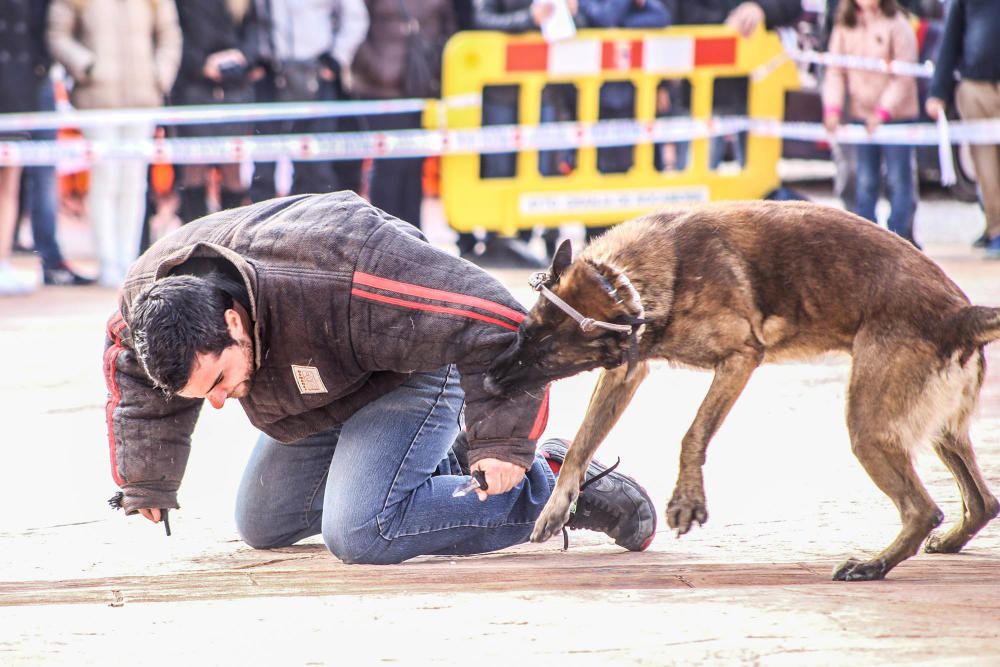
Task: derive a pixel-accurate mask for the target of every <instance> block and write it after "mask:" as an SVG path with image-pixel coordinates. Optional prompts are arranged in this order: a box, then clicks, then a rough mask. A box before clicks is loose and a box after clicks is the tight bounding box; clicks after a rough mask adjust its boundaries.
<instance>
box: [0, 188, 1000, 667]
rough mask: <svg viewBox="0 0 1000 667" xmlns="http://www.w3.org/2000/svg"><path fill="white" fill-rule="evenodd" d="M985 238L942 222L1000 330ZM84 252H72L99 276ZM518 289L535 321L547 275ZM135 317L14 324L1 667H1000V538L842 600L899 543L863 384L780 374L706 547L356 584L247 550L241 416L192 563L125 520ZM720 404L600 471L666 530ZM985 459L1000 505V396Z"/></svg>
mask: <svg viewBox="0 0 1000 667" xmlns="http://www.w3.org/2000/svg"><path fill="white" fill-rule="evenodd" d="M816 192H819V191H816ZM432 206H433V205H432ZM430 212H431V214H432V217H433V213H434V210H433V208H432V210H431V211H430ZM980 230H981V216H980V214H979V213H978V211H977V210H976V209H975V208H974V207H971V206H968V205H964V204H958V203H955V202H951V201H948V200H947V199H942V198H940V197H939V196H933V195H932V196H931V198H930V199H929V200H928V201H926V202H924V204H923V205H922V207H921V211H920V218H919V220H918V235H919V236H920V237H921V238H922V239H923V240H924V242H925V244H926V246H927V252H928V254H929V255H930V256H931V257H933V258H934V259H935V260H937V261H939V262H940V263H941V265H942V266H943V267H944V268H945V270H946V271H947V272H948V273H949V274H950V275H952V276H953V277H954V279H955V280H956V281H957V282H958V283H959V284H960V285H962V286H963V288H964V289H966V291H967V292H968V293H969V294H970V296H971V297H972V298H973V300H974V301H977V302H980V303H987V304H1000V263H990V262H984V261H983V260H982V259H980V257H979V256H978V255H977V254H974V253H973V252H972V251H971V250H969V249H968V242H969V241H971V240H972V239H973V238H975V237H976V236H977V235H978V233H979V231H980ZM82 232H83V230H81V229H77V228H75V227H73V226H72V225H70V226H69V227H68V228H67V229H66V235H67V237H68V238H70V239H71V240H70V245H71V247H72V248H74V249H75V252H76V253H77V254H78V255H80V256H82V258H83V260H84V262H85V261H86V254H87V244H86V242H85V241H81V240H80V239H83V238H84V237H83V236H82ZM432 235H433V236H434V240H435V241H436V242H439V243H446V242H447V241H448V240H449V239H448V235H447V232H446V231H444V230H443V229H442V228H440V227H435V228H433V229H432ZM21 263H22V264H23V265H25V266H27V265H28V263H27V260H24V259H22V260H21ZM499 275H500V276H501V278H502V279H504V280H505V281H506V282H507V283H508V284H509V285H510V286H511V288H512V289H513V290H514V291H515V293H516V294H517V295H518V296H519V297H520V298H523V299H524V300H525V301H529V300H530V299H531V294H530V293H529V291H528V289H527V288H526V286H525V280H526V277H527V274H526V272H518V271H508V272H500V273H499ZM113 303H114V294H113V293H112V292H110V291H107V290H101V289H97V288H93V289H90V288H88V289H76V290H72V289H51V288H50V289H46V290H43V291H41V292H39V293H38V294H36V295H34V296H32V297H29V298H23V299H8V300H5V301H3V302H0V349H3V350H4V351H5V353H4V356H3V361H2V365H0V405H3V406H4V408H3V415H4V424H5V428H4V431H3V434H4V444H5V445H6V446H5V448H4V457H3V463H4V465H3V466H2V467H0V554H2V555H0V665H22V664H34V663H46V664H66V665H81V664H100V665H105V664H115V663H122V662H125V663H140V664H171V665H175V664H185V663H187V664H192V665H202V664H220V665H230V664H241V663H244V664H269V665H270V664H275V665H286V664H288V665H292V664H328V663H329V664H348V665H357V664H380V663H401V664H444V665H459V664H483V665H497V664H506V663H510V664H519V665H523V664H542V663H546V664H573V665H577V664H580V665H591V664H616V665H617V664H653V665H670V664H676V665H688V664H711V665H715V664H718V665H731V664H746V665H756V664H767V665H869V664H870V665H886V664H895V665H916V664H928V665H931V664H933V665H940V664H951V665H1000V620H998V619H1000V521H996V522H994V523H993V524H991V525H990V526H988V527H987V528H986V529H985V530H984V531H983V532H982V533H981V534H980V535H979V536H978V537H977V538H976V539H975V540H974V541H973V542H972V543H971V544H970V545H969V547H968V549H967V551H966V552H964V553H963V554H961V555H956V556H932V555H926V554H920V555H918V556H917V557H915V558H913V559H912V560H910V561H907V562H906V563H904V564H902V565H901V566H899V567H898V568H897V569H896V570H894V571H893V572H892V573H891V575H890V578H889V579H888V580H887V581H882V582H874V583H865V584H843V583H834V582H831V581H830V580H829V575H830V572H831V570H832V568H833V567H834V565H835V564H836V563H838V562H839V561H840V560H841V559H842V558H844V557H845V556H848V555H853V554H862V555H863V554H869V553H871V552H872V551H874V550H876V549H878V548H881V547H882V546H884V545H885V544H886V543H887V542H888V541H889V540H891V539H892V537H893V536H894V535H895V533H896V531H897V529H898V518H897V516H896V514H895V510H894V509H893V507H892V505H891V503H890V502H889V501H888V500H887V499H886V498H885V497H884V496H883V495H882V494H881V493H880V492H879V491H878V490H877V489H876V488H875V487H874V485H873V484H872V483H871V482H870V481H869V480H868V478H867V477H866V475H865V474H864V472H863V471H862V470H861V467H860V466H859V465H858V464H857V462H856V461H855V460H854V459H853V457H852V455H851V452H850V446H849V444H848V441H847V435H846V431H845V428H844V425H843V407H842V405H843V398H844V390H845V381H846V378H847V374H848V371H849V367H848V365H847V362H846V360H844V359H840V358H824V359H820V360H817V361H815V362H811V363H796V364H786V365H781V366H772V367H765V368H763V369H761V370H760V371H758V373H757V374H756V375H755V376H754V378H753V379H752V380H751V383H750V385H749V387H748V388H747V390H746V392H745V393H744V395H743V397H742V398H741V400H740V402H739V403H738V404H737V406H736V407H735V408H734V410H733V412H732V414H731V415H730V417H729V418H728V420H727V421H726V423H725V425H724V426H723V428H722V429H721V431H720V432H719V434H718V436H717V437H716V438H715V440H714V442H713V443H712V447H711V449H710V454H709V461H708V464H707V466H706V487H707V494H708V500H709V510H710V513H711V519H710V521H709V522H708V523H707V524H706V525H705V526H704V527H702V528H698V529H695V530H693V531H692V532H691V533H690V534H688V535H686V536H684V537H683V538H681V539H676V538H674V536H673V535H671V534H670V533H669V531H667V530H666V529H665V528H663V529H661V531H660V533H659V534H658V536H657V539H656V541H655V542H654V543H653V545H652V548H651V549H650V550H649V551H647V552H645V553H642V554H630V553H622V551H621V550H620V549H618V548H617V547H616V546H615V545H614V544H613V543H611V542H610V541H609V540H607V539H605V538H603V537H602V536H600V535H592V534H588V533H574V534H573V535H572V536H571V537H572V540H571V548H570V551H569V552H567V553H563V552H561V551H560V549H559V546H560V545H558V544H555V543H554V542H550V543H546V544H543V545H524V546H521V547H517V548H514V549H510V550H508V551H505V552H502V553H498V554H492V555H487V556H480V557H471V558H458V559H449V558H424V559H418V560H416V561H413V562H410V563H407V564H404V565H400V566H392V567H364V566H345V565H343V564H341V563H339V562H338V561H337V560H336V559H334V558H333V557H332V556H329V555H328V554H326V552H325V550H324V549H323V548H322V546H321V545H320V544H318V543H316V542H312V543H308V544H304V545H301V546H296V547H294V548H289V549H281V550H276V551H252V550H250V549H247V548H245V547H243V546H242V545H241V543H240V542H238V540H237V538H236V535H235V532H234V530H233V527H232V521H231V519H230V517H231V514H232V499H233V495H234V490H235V488H236V484H237V482H238V478H239V473H240V470H241V467H242V465H243V462H244V460H245V457H246V456H247V454H248V451H249V447H250V444H251V442H252V441H253V437H254V436H253V432H252V430H251V429H250V428H249V426H248V425H247V424H246V423H245V420H244V419H243V417H242V415H241V413H240V411H239V408H238V406H227V407H226V408H225V409H224V410H222V411H213V410H206V411H205V413H204V415H203V418H202V420H201V422H200V423H199V426H198V430H197V432H196V434H195V441H194V449H193V453H192V457H191V461H190V464H189V468H188V474H187V476H186V479H185V483H184V487H183V489H182V496H181V502H182V504H183V505H184V508H183V510H182V511H178V512H176V513H174V516H173V517H172V523H173V527H174V533H175V534H174V536H173V537H171V538H169V539H167V538H165V537H164V535H163V532H162V530H161V529H160V528H159V527H154V526H152V525H148V524H146V523H144V522H141V521H140V520H138V519H128V520H126V519H124V518H123V517H122V516H121V515H120V514H116V513H113V512H111V511H110V510H109V509H107V507H106V506H105V505H104V500H105V499H106V498H107V497H109V496H110V495H111V494H112V493H113V491H114V488H113V484H112V482H111V479H110V475H109V470H108V462H107V456H106V445H105V442H104V428H103V414H102V413H103V404H104V387H103V381H102V378H101V373H100V357H101V343H102V340H101V331H102V324H103V321H104V319H105V318H106V316H107V314H108V313H109V312H110V310H111V307H112V305H113ZM998 350H1000V348H994V349H993V350H991V352H992V356H996V355H997V354H998V353H1000V352H998ZM995 361H1000V359H997V360H995ZM709 380H710V377H709V376H708V375H707V374H704V373H697V372H693V371H686V370H679V369H671V368H668V367H667V366H662V367H659V368H658V369H657V370H656V372H654V373H653V375H652V376H651V377H650V378H649V380H647V382H646V383H645V384H644V385H643V387H642V388H641V389H640V391H639V393H638V395H637V397H636V399H635V401H634V404H633V406H632V407H631V409H630V411H629V412H628V413H627V414H626V415H625V417H624V418H623V420H622V422H621V424H619V426H618V427H617V428H616V429H615V430H614V432H613V433H612V434H611V436H610V437H609V440H608V442H607V443H606V444H605V446H604V447H603V448H602V450H601V452H600V455H599V456H600V458H603V459H611V460H613V459H614V457H615V456H618V455H620V456H621V457H622V460H623V463H622V467H623V469H624V470H626V471H628V472H631V473H634V474H635V475H636V476H637V477H639V478H640V479H641V480H642V481H643V482H644V483H646V484H647V486H648V488H649V490H650V493H651V495H652V496H653V498H654V500H655V501H656V502H657V504H658V505H659V506H661V507H662V506H663V505H664V504H665V502H666V500H667V498H668V497H669V494H670V491H671V487H672V483H673V480H674V478H675V475H676V456H677V443H678V442H679V440H680V437H681V435H682V434H683V432H684V430H685V428H686V427H687V425H688V423H689V421H690V420H691V419H692V418H693V415H694V412H695V410H696V408H697V405H698V402H699V401H700V399H701V396H702V395H703V394H704V392H705V391H706V389H707V386H708V382H709ZM592 383H593V375H590V374H587V375H584V376H580V377H577V378H573V379H571V380H567V381H563V382H560V383H558V384H557V385H556V387H555V389H554V392H553V409H552V416H551V420H550V424H549V429H548V434H551V435H571V434H572V433H573V431H574V429H575V427H576V425H577V424H578V423H579V421H580V418H581V416H582V413H583V410H584V407H585V403H586V399H587V396H588V394H589V391H590V388H591V385H592ZM973 436H974V438H975V441H976V442H977V445H978V451H979V456H980V462H981V464H982V467H983V469H984V470H985V473H986V476H987V479H989V480H990V481H991V483H992V485H993V490H994V492H995V493H1000V376H998V373H997V371H991V372H990V374H989V376H988V378H987V385H986V388H985V390H984V393H983V401H982V405H981V409H980V412H979V415H978V418H977V421H976V423H975V427H974V431H973ZM920 470H921V473H922V475H923V477H924V479H925V481H926V483H927V485H928V487H929V488H930V490H931V493H932V495H933V496H934V497H935V498H936V499H937V501H938V503H939V504H940V505H941V507H942V509H943V510H944V511H945V513H946V514H947V516H948V519H947V521H951V520H954V518H955V517H956V514H957V513H958V512H959V511H960V508H959V503H958V494H957V490H956V489H955V488H954V485H953V484H952V483H951V481H950V479H949V478H948V476H947V474H946V472H945V471H944V469H943V467H942V466H941V465H940V464H939V463H938V462H937V460H936V459H935V458H934V457H933V455H930V454H927V455H925V456H922V457H921V459H920Z"/></svg>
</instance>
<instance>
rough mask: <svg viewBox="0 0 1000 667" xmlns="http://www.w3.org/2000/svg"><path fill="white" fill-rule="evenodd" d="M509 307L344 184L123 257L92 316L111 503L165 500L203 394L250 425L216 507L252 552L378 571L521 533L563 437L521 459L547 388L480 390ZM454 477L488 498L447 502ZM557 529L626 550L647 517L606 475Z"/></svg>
mask: <svg viewBox="0 0 1000 667" xmlns="http://www.w3.org/2000/svg"><path fill="white" fill-rule="evenodd" d="M523 317H524V310H523V308H522V307H521V306H520V305H519V304H518V302H517V301H516V300H515V299H514V298H513V297H512V296H511V295H510V294H509V293H508V292H507V290H506V289H505V288H504V287H503V286H502V285H501V284H500V283H499V282H498V281H496V280H495V279H493V278H492V277H491V276H490V275H489V274H487V273H485V272H484V271H482V270H481V269H479V268H477V267H476V266H474V265H472V264H470V263H469V262H466V261H464V260H462V259H460V258H457V257H454V256H452V255H449V254H447V253H446V252H443V251H441V250H438V249H436V248H434V247H433V246H431V245H430V244H429V243H427V242H426V240H425V239H424V237H423V236H422V235H421V233H420V231H419V230H417V229H416V228H415V227H413V226H412V225H409V224H407V223H405V222H403V221H401V220H399V219H397V218H394V217H392V216H391V215H389V214H387V213H385V212H384V211H381V210H379V209H377V208H374V207H372V206H371V205H369V204H368V203H366V202H365V201H364V200H362V199H361V198H359V197H357V196H356V195H354V194H353V193H350V192H338V193H332V194H323V195H301V196H296V197H288V198H284V199H275V200H270V201H265V202H261V203H259V204H255V205H253V206H248V207H245V208H239V209H233V210H227V211H221V212H219V213H216V214H214V215H210V216H208V217H206V218H202V219H201V220H198V221H196V222H194V223H191V224H188V225H186V226H185V227H183V228H181V229H180V230H178V231H176V232H175V233H173V234H171V235H169V236H167V237H165V238H163V239H162V240H160V241H159V242H157V243H156V244H155V245H154V246H153V247H152V248H150V250H149V251H148V252H146V253H145V254H144V255H143V256H142V257H140V258H139V260H138V261H137V262H136V263H135V265H134V266H133V267H132V269H131V270H130V272H129V274H128V277H127V279H126V281H125V284H124V287H123V290H122V296H121V299H120V308H119V312H116V313H115V314H114V316H112V318H111V320H110V321H109V323H108V339H107V348H106V352H105V373H106V375H107V383H108V388H109V403H108V410H107V414H108V418H109V423H108V432H109V438H110V450H111V464H112V473H113V475H114V478H115V481H116V482H117V484H118V485H119V486H120V487H121V489H122V491H121V493H119V494H118V495H117V496H116V498H115V499H114V500H116V502H117V504H118V505H119V506H121V507H123V508H124V509H125V511H126V513H127V514H137V513H138V514H141V515H143V516H144V517H146V518H147V519H149V520H151V521H153V522H158V521H160V520H161V518H162V510H164V509H173V508H177V507H179V505H178V503H177V491H178V488H179V487H180V483H181V478H182V477H183V474H184V469H185V466H186V463H187V458H188V453H189V450H190V442H191V433H192V430H193V429H194V425H195V421H196V420H197V417H198V413H199V410H200V409H201V406H202V402H203V400H204V399H207V400H208V402H209V403H210V404H211V405H212V406H213V407H215V408H221V407H222V406H223V404H224V402H225V401H226V399H229V398H235V399H238V400H239V401H240V404H241V405H242V407H243V409H244V411H245V412H246V415H247V417H248V418H249V419H250V422H251V423H252V424H253V425H254V426H255V427H257V428H258V429H259V430H260V431H262V434H261V436H260V439H259V440H258V442H257V444H256V447H254V449H253V451H252V453H251V454H250V460H249V463H248V464H247V466H246V469H245V471H244V474H243V480H242V482H241V485H240V489H239V492H238V498H237V508H236V524H237V528H238V530H239V532H240V535H241V536H242V538H243V540H244V541H245V542H246V543H247V544H249V545H251V546H253V547H257V548H275V547H282V546H287V545H290V544H294V543H295V542H297V541H299V540H302V539H304V538H306V537H309V536H312V535H320V534H321V535H322V536H323V540H324V542H325V543H326V545H327V547H328V548H329V549H330V551H331V552H332V553H333V554H334V555H336V556H337V557H338V558H340V559H341V560H343V561H345V562H349V563H398V562H401V561H404V560H407V559H409V558H413V557H415V556H420V555H426V554H448V555H458V554H475V553H483V552H489V551H494V550H497V549H502V548H504V547H508V546H511V545H514V544H518V543H521V542H524V541H526V540H527V539H528V537H529V535H530V533H531V529H532V526H533V523H534V521H535V519H536V517H537V516H538V514H539V513H540V512H541V509H542V506H543V505H544V504H545V501H546V500H547V499H548V497H549V494H550V493H551V492H552V489H553V488H554V485H555V472H556V471H557V470H558V466H559V464H560V463H561V462H562V460H563V458H564V457H565V451H566V446H565V441H561V440H558V439H553V440H550V441H548V442H546V443H544V444H543V445H542V447H541V450H540V451H538V452H536V450H535V444H536V441H537V439H538V437H539V436H540V435H541V433H542V431H543V429H544V427H545V423H546V419H547V416H548V392H547V391H546V392H544V393H541V394H529V393H522V394H519V395H516V396H513V397H504V398H497V397H493V396H490V395H489V394H487V393H486V392H485V391H484V389H483V387H482V379H483V375H484V374H485V372H486V369H487V368H488V366H489V365H490V362H491V361H492V360H493V358H494V357H495V356H496V355H498V354H499V353H500V352H502V351H503V350H505V349H506V348H507V347H508V346H509V345H510V343H511V342H512V340H513V338H514V337H515V336H516V335H517V333H516V332H517V329H518V324H519V323H520V322H521V320H522V319H523ZM463 405H464V410H463ZM463 417H464V427H465V428H464V431H462V430H461V429H462V425H461V424H460V420H461V419H462V418H463ZM474 471H482V472H483V473H484V474H485V479H486V485H487V490H486V491H485V492H483V491H482V490H478V491H477V493H476V495H471V494H470V495H467V496H464V497H457V498H455V497H453V496H452V493H453V491H455V489H456V488H458V487H459V486H461V485H463V483H465V482H467V481H468V475H469V474H470V473H471V472H474ZM601 471H603V467H601V466H600V465H599V464H593V465H592V466H591V471H590V472H588V478H589V477H592V476H594V475H596V474H598V473H599V472H601ZM477 496H478V498H477ZM480 501H485V502H480ZM569 525H570V527H575V528H588V529H594V530H600V531H603V532H605V533H607V534H608V535H610V536H611V537H612V538H613V539H614V540H615V541H616V542H617V543H618V544H619V545H621V546H623V547H625V548H626V549H630V550H641V549H644V548H645V547H646V546H648V545H649V543H650V542H651V540H652V538H653V535H654V532H655V527H656V512H655V511H654V509H653V506H652V503H651V502H650V500H649V497H648V495H647V494H646V493H645V491H644V490H643V489H642V487H640V486H639V485H638V484H636V482H635V481H634V480H632V479H631V478H629V477H626V476H624V475H620V474H618V473H612V474H611V475H608V476H605V477H602V478H601V480H600V483H598V484H593V485H592V486H589V487H587V488H586V489H585V490H584V491H583V493H582V494H581V496H580V499H579V501H578V503H577V510H576V513H575V515H574V516H573V517H572V518H571V519H570V522H569Z"/></svg>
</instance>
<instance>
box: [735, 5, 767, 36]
mask: <svg viewBox="0 0 1000 667" xmlns="http://www.w3.org/2000/svg"><path fill="white" fill-rule="evenodd" d="M762 23H764V10H763V9H761V6H760V5H758V4H757V3H756V2H744V3H741V4H740V5H738V6H737V7H736V9H734V10H733V11H731V12H729V16H727V17H726V25H727V26H729V27H730V28H732V29H733V30H735V31H736V32H738V33H740V34H741V35H743V36H744V37H749V36H750V35H752V34H753V32H754V30H756V29H757V26H759V25H761V24H762Z"/></svg>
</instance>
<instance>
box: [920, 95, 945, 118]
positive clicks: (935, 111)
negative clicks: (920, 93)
mask: <svg viewBox="0 0 1000 667" xmlns="http://www.w3.org/2000/svg"><path fill="white" fill-rule="evenodd" d="M924 111H926V112H927V115H928V116H930V117H931V120H937V119H938V116H939V115H941V114H943V113H944V100H942V99H941V98H939V97H928V98H927V101H926V102H924Z"/></svg>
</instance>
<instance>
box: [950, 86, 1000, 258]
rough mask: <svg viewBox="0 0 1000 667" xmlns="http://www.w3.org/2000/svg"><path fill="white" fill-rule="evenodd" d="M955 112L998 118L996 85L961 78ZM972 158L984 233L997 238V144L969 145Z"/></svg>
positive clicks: (999, 154) (975, 117)
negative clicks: (981, 202)
mask: <svg viewBox="0 0 1000 667" xmlns="http://www.w3.org/2000/svg"><path fill="white" fill-rule="evenodd" d="M955 100H956V103H957V106H958V113H959V114H960V115H961V116H962V119H963V120H980V119H987V118H998V117H1000V85H998V84H995V83H987V82H982V81H968V80H966V81H961V82H959V84H958V88H957V90H956V93H955ZM970 148H971V151H972V161H973V164H974V165H975V167H976V180H977V181H978V182H979V188H980V191H981V192H982V198H983V210H984V212H985V213H986V233H987V235H988V236H989V237H990V238H991V239H994V240H995V239H998V238H1000V146H998V145H997V144H973V145H972V146H971V147H970Z"/></svg>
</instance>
